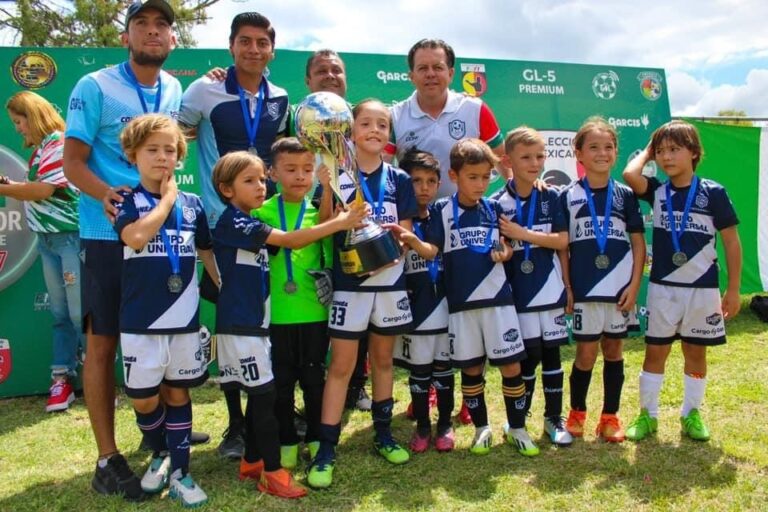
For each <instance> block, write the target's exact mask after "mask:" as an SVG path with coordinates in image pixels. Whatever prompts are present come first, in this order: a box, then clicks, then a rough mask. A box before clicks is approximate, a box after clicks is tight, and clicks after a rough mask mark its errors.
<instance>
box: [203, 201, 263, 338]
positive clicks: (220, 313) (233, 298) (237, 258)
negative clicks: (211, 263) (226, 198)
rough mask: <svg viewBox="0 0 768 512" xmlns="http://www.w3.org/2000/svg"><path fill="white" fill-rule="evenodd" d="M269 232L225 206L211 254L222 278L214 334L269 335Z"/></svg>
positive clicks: (240, 212)
mask: <svg viewBox="0 0 768 512" xmlns="http://www.w3.org/2000/svg"><path fill="white" fill-rule="evenodd" d="M271 232H272V228H271V227H270V226H268V225H267V224H264V223H263V222H261V221H260V220H258V219H254V218H253V217H251V216H249V215H248V214H246V213H244V212H242V211H240V210H238V209H237V208H235V207H234V206H232V205H227V208H226V209H225V210H224V213H222V214H221V217H219V221H218V222H217V223H216V228H215V229H214V230H213V252H214V254H215V255H216V265H217V266H218V267H219V275H220V276H221V290H220V291H219V300H218V302H217V303H216V332H217V333H219V334H238V335H243V336H268V335H269V254H268V253H267V246H266V243H267V237H269V234H270V233H271Z"/></svg>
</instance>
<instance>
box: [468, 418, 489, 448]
mask: <svg viewBox="0 0 768 512" xmlns="http://www.w3.org/2000/svg"><path fill="white" fill-rule="evenodd" d="M469 451H470V453H472V454H474V455H488V454H489V453H491V427H489V426H488V425H486V426H484V427H478V428H477V429H475V439H474V440H473V441H472V446H471V447H470V449H469Z"/></svg>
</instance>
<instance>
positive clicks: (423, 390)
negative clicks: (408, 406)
mask: <svg viewBox="0 0 768 512" xmlns="http://www.w3.org/2000/svg"><path fill="white" fill-rule="evenodd" d="M431 381H432V374H431V373H416V372H412V373H411V375H410V377H408V386H409V387H410V389H411V403H412V404H413V416H414V418H416V427H417V428H418V429H419V430H421V431H423V430H426V429H429V427H430V423H429V386H430V384H431Z"/></svg>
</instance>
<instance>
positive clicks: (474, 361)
mask: <svg viewBox="0 0 768 512" xmlns="http://www.w3.org/2000/svg"><path fill="white" fill-rule="evenodd" d="M450 160H451V168H450V171H449V176H450V178H451V180H452V181H453V182H454V183H455V184H456V186H457V188H458V191H457V193H456V194H454V195H452V196H450V197H444V198H441V199H438V200H437V201H436V202H435V204H434V205H433V206H432V207H431V208H430V212H429V214H430V221H429V223H428V227H427V233H426V234H425V237H426V242H422V241H421V240H419V239H418V238H416V237H411V236H407V235H406V236H405V237H404V239H403V241H405V242H406V243H408V245H410V246H411V247H412V248H413V249H414V250H415V251H417V252H418V253H419V254H420V255H421V256H422V257H423V258H425V259H428V260H429V259H433V258H434V257H435V256H436V255H437V253H438V250H439V252H440V253H441V255H442V257H443V264H444V266H445V289H446V295H447V297H448V311H449V317H448V340H449V351H450V354H451V364H452V365H453V366H454V367H457V368H461V390H462V394H463V396H464V402H465V403H466V404H467V406H468V408H469V413H470V415H471V416H472V422H473V423H474V425H475V429H476V431H475V438H474V440H473V442H472V446H471V448H470V451H471V452H472V453H474V454H477V455H485V454H487V453H489V452H490V449H491V441H492V440H491V428H490V427H489V425H488V410H487V408H486V405H485V378H484V376H483V372H484V368H485V361H486V359H487V360H488V361H489V362H490V364H491V365H492V366H498V367H499V370H500V371H501V375H502V391H503V394H504V405H505V407H506V411H507V422H508V426H507V428H505V436H506V437H507V439H508V441H509V442H510V443H511V444H517V440H518V439H520V441H521V442H525V441H526V438H527V441H528V442H530V437H529V436H528V434H527V432H525V428H524V425H525V409H526V408H525V384H523V378H522V375H521V374H520V360H522V359H524V358H525V349H524V346H523V339H522V336H521V335H520V324H519V323H518V320H517V312H516V310H515V306H514V302H515V301H514V295H513V293H512V287H511V286H510V284H509V282H508V281H507V278H506V275H505V273H504V264H503V262H504V261H506V260H508V259H509V258H510V257H511V256H512V249H511V248H510V247H509V246H508V245H507V244H506V242H505V241H503V240H500V233H499V217H500V215H501V214H502V210H501V206H500V205H499V203H498V202H496V201H494V200H488V199H485V198H484V197H483V195H484V194H485V191H486V190H487V188H488V184H489V182H490V177H491V169H492V168H493V166H494V165H496V163H497V162H498V157H496V156H495V155H494V154H493V152H492V151H491V148H490V147H488V145H487V144H485V143H484V142H482V141H481V140H479V139H464V140H461V141H459V142H458V143H456V145H454V147H453V149H451V157H450Z"/></svg>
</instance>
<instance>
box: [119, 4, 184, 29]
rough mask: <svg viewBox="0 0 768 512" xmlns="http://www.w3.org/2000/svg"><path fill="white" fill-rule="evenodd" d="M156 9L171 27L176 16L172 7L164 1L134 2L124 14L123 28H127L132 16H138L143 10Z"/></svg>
mask: <svg viewBox="0 0 768 512" xmlns="http://www.w3.org/2000/svg"><path fill="white" fill-rule="evenodd" d="M149 8H152V9H157V10H158V11H160V12H161V13H162V14H163V16H164V17H165V19H166V21H167V22H168V23H170V24H171V25H173V22H174V21H175V20H176V14H174V12H173V7H171V5H170V4H169V3H168V2H166V1H165V0H136V1H135V2H133V3H132V4H131V5H130V6H129V7H128V10H127V11H126V12H125V28H126V29H127V28H128V24H129V23H130V22H131V19H133V17H134V16H136V15H137V14H139V13H140V12H141V11H143V10H144V9H149Z"/></svg>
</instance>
